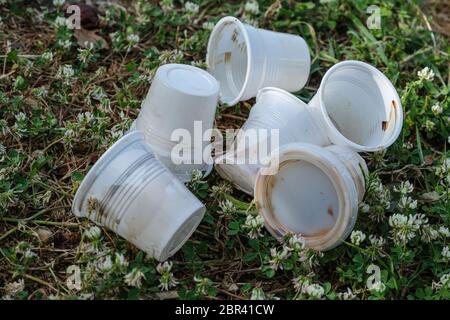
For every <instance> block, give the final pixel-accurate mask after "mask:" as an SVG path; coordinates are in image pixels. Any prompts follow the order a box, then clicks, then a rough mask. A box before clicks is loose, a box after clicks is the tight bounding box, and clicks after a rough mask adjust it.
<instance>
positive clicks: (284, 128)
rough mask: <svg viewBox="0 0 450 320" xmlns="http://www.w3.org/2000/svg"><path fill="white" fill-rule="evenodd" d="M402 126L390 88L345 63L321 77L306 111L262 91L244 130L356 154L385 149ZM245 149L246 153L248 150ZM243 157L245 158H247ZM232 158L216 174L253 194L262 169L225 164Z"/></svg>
mask: <svg viewBox="0 0 450 320" xmlns="http://www.w3.org/2000/svg"><path fill="white" fill-rule="evenodd" d="M402 122H403V110H402V106H401V101H400V98H399V96H398V94H397V92H396V90H395V88H394V86H393V85H392V83H391V82H390V81H389V80H388V79H387V78H386V77H385V76H384V75H383V74H382V73H381V72H380V71H379V70H377V69H376V68H374V67H372V66H370V65H369V64H367V63H364V62H359V61H345V62H341V63H338V64H336V65H335V66H333V67H332V68H331V69H330V70H329V71H328V72H327V73H326V74H325V76H324V78H323V80H322V82H321V85H320V87H319V90H318V92H317V94H316V95H315V96H314V97H313V99H312V100H311V102H310V103H309V104H308V105H307V104H305V103H304V102H303V101H301V100H300V99H298V98H297V97H295V96H294V95H292V94H290V93H289V92H287V91H284V90H281V89H278V88H264V89H261V90H260V91H259V92H258V95H257V97H256V104H255V105H254V106H253V108H252V109H251V111H250V114H249V118H248V120H247V121H246V122H245V124H244V126H243V127H242V129H243V130H244V131H245V130H255V129H267V130H271V129H278V130H279V144H280V145H284V144H286V143H292V142H304V143H312V144H315V145H318V146H327V145H330V144H336V145H341V146H345V147H349V148H351V149H353V150H355V151H357V152H360V151H377V150H382V149H385V148H387V147H389V146H390V145H391V144H392V143H394V142H395V140H396V139H397V138H398V136H399V134H400V132H401V129H402ZM239 142H240V141H236V142H235V144H239ZM261 143H267V141H265V140H262V141H261V140H259V141H258V142H257V143H255V144H253V148H256V147H259V146H260V145H261ZM267 144H268V143H267ZM246 148H247V149H246V150H247V151H248V149H250V148H251V147H250V146H246ZM241 154H242V155H244V156H246V153H245V152H242V153H241ZM235 157H236V154H235V153H234V152H233V150H231V151H230V152H228V153H227V154H225V155H224V156H222V157H221V158H218V159H216V163H217V165H216V167H217V171H218V172H219V174H220V175H221V176H222V177H223V178H225V179H228V180H231V181H233V183H234V184H235V185H236V187H237V188H239V189H241V190H243V191H245V192H246V193H248V194H253V185H254V182H255V178H256V174H257V172H258V170H259V169H260V167H261V165H260V164H257V165H251V164H248V162H246V161H245V159H243V160H241V161H240V163H238V162H237V161H235V162H231V161H229V162H230V163H232V164H226V163H224V162H225V161H224V159H227V158H235ZM243 173H245V174H243Z"/></svg>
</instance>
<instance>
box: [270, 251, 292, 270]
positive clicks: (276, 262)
mask: <svg viewBox="0 0 450 320" xmlns="http://www.w3.org/2000/svg"><path fill="white" fill-rule="evenodd" d="M289 256H290V253H289V252H288V251H287V250H285V249H283V250H280V251H278V250H277V249H276V248H271V249H270V259H269V265H270V268H272V269H273V270H274V271H277V270H278V269H281V270H283V265H282V262H283V261H284V260H285V259H287V258H289Z"/></svg>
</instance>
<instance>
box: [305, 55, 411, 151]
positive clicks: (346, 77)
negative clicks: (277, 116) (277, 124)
mask: <svg viewBox="0 0 450 320" xmlns="http://www.w3.org/2000/svg"><path fill="white" fill-rule="evenodd" d="M309 106H310V107H311V111H312V113H313V115H314V116H315V118H316V120H317V123H318V124H319V125H321V128H322V129H323V130H324V131H325V132H327V135H328V137H329V139H330V141H331V142H332V143H334V144H337V145H342V146H347V147H350V148H352V149H353V150H356V151H358V152H359V151H365V152H373V151H378V150H383V149H386V148H388V147H389V146H390V145H391V144H393V143H394V142H395V140H396V139H397V138H398V136H399V135H400V132H401V130H402V124H403V110H402V105H401V100H400V98H399V96H398V94H397V91H396V90H395V88H394V86H393V85H392V83H391V82H390V81H389V79H388V78H386V76H385V75H384V74H383V73H381V72H380V71H379V70H378V69H376V68H375V67H373V66H371V65H369V64H367V63H364V62H361V61H353V60H349V61H343V62H340V63H337V64H335V65H334V66H333V67H331V68H330V69H329V70H328V71H327V72H326V73H325V76H324V77H323V79H322V82H321V83H320V87H319V89H318V91H317V93H316V94H315V95H314V97H313V98H312V100H311V101H310V102H309Z"/></svg>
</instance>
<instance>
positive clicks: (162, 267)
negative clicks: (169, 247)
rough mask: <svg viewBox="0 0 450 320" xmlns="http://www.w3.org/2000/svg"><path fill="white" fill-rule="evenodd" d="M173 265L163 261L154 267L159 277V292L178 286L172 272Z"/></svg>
mask: <svg viewBox="0 0 450 320" xmlns="http://www.w3.org/2000/svg"><path fill="white" fill-rule="evenodd" d="M172 265H173V263H172V262H170V261H165V262H163V263H159V264H158V265H157V266H156V271H158V273H159V274H160V275H161V277H160V278H159V282H160V284H159V287H160V288H161V291H164V290H165V291H167V290H169V288H171V287H175V286H176V285H177V284H178V281H177V280H176V279H175V277H174V276H173V273H172V272H171V270H172Z"/></svg>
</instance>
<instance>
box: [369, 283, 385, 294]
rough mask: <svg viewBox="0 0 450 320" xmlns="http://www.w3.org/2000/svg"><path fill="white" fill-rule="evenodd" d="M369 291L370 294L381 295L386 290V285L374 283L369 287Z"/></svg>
mask: <svg viewBox="0 0 450 320" xmlns="http://www.w3.org/2000/svg"><path fill="white" fill-rule="evenodd" d="M369 290H370V291H372V292H378V293H382V292H383V291H384V290H386V285H385V284H384V283H383V282H381V281H376V282H375V283H374V284H372V285H371V286H370V288H369Z"/></svg>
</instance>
